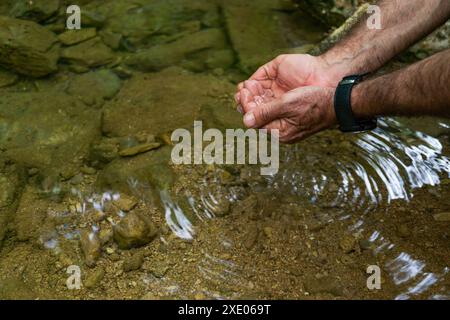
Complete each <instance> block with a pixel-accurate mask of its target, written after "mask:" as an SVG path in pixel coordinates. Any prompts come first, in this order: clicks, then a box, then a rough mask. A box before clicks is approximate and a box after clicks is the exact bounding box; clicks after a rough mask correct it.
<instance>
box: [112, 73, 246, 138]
mask: <svg viewBox="0 0 450 320" xmlns="http://www.w3.org/2000/svg"><path fill="white" fill-rule="evenodd" d="M234 89H235V88H234V86H233V85H232V84H231V83H229V82H227V81H224V80H221V79H218V78H216V77H214V76H206V75H194V74H191V73H189V72H186V71H185V70H183V69H180V68H169V69H166V70H163V71H161V72H159V73H154V74H146V75H136V76H135V77H133V78H132V79H131V80H129V81H127V83H126V84H125V85H124V86H123V88H122V90H121V91H120V92H119V94H118V95H117V96H116V98H115V99H114V100H113V101H111V102H108V103H107V104H106V105H105V107H104V114H103V132H104V133H105V134H106V135H107V136H110V137H124V136H133V135H135V134H137V133H139V132H142V131H147V132H148V133H149V134H154V135H159V134H163V133H165V132H170V131H172V130H175V129H178V128H192V126H193V122H194V119H198V117H197V116H198V114H199V111H200V109H201V108H202V106H204V105H211V106H214V107H215V109H218V110H220V109H223V110H224V113H225V112H228V113H232V114H237V113H236V112H233V111H232V109H231V108H232V107H231V103H230V101H232V96H231V95H230V94H231V93H232V92H234ZM224 96H227V97H228V98H227V99H226V100H225V99H224V98H222V99H221V98H220V97H224ZM167 108H170V112H169V113H168V112H167ZM240 122H241V123H242V120H241V121H240Z"/></svg>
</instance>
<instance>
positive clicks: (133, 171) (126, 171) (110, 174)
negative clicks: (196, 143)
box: [97, 147, 174, 198]
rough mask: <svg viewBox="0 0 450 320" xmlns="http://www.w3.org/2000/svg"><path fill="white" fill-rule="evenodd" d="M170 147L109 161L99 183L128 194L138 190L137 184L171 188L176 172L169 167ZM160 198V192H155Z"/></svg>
mask: <svg viewBox="0 0 450 320" xmlns="http://www.w3.org/2000/svg"><path fill="white" fill-rule="evenodd" d="M171 150H172V149H171V148H170V147H163V148H159V149H158V150H155V151H153V152H147V153H143V154H140V155H137V156H135V157H127V158H119V159H117V160H114V161H112V162H111V163H109V164H108V165H107V166H106V167H105V168H104V169H103V170H102V171H101V172H100V173H99V175H98V179H97V185H98V186H99V187H101V188H107V189H111V190H117V191H120V192H124V193H126V194H132V193H133V192H135V191H136V185H140V186H144V187H146V188H149V187H150V190H164V189H168V188H170V186H171V185H172V184H173V181H174V174H173V171H172V169H171V168H170V167H169V162H170V154H171ZM154 196H155V197H158V198H159V192H158V193H156V194H154Z"/></svg>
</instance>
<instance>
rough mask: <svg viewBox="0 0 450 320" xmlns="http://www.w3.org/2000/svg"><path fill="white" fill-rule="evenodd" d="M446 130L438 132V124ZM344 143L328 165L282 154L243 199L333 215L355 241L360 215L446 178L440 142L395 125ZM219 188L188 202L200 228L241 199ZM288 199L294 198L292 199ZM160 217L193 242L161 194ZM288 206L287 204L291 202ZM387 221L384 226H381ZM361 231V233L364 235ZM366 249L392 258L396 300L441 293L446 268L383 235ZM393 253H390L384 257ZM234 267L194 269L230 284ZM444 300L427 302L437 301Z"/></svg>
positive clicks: (207, 183) (304, 152)
mask: <svg viewBox="0 0 450 320" xmlns="http://www.w3.org/2000/svg"><path fill="white" fill-rule="evenodd" d="M441 126H442V127H444V125H443V124H441ZM345 138H349V139H348V141H341V142H340V143H339V142H337V144H338V146H337V148H336V147H335V146H333V144H334V143H335V141H332V140H331V142H330V145H329V148H330V149H329V150H330V153H329V155H328V157H325V156H324V149H323V146H320V147H319V148H315V146H314V143H311V144H310V143H308V142H305V143H300V144H298V145H295V146H293V147H287V148H285V149H284V152H282V153H281V167H280V171H279V173H278V174H277V175H275V176H273V177H270V178H268V179H267V181H265V183H266V184H265V186H264V187H261V184H259V183H257V184H255V185H253V186H252V185H250V191H249V193H250V194H251V193H254V192H261V191H264V190H265V191H267V192H269V193H276V194H277V196H278V197H279V198H283V197H285V196H287V195H289V196H290V197H291V198H289V199H295V200H294V201H295V202H297V203H298V204H300V205H301V204H302V203H303V204H305V203H310V204H314V205H316V206H319V207H322V208H333V209H335V210H333V211H332V212H333V214H334V216H333V217H332V219H333V220H334V221H341V220H347V219H352V221H354V223H353V224H352V225H351V226H350V227H349V232H352V233H358V232H362V231H363V230H365V229H367V228H369V230H370V228H371V227H370V226H369V227H367V226H366V225H365V215H367V214H369V213H370V212H371V211H372V210H374V209H376V208H377V207H379V206H380V205H381V204H389V203H391V202H392V201H394V200H404V201H409V200H411V199H412V197H414V189H417V188H421V187H423V186H426V185H429V186H436V185H438V184H439V183H440V179H441V178H442V177H449V176H450V160H449V158H448V157H447V156H446V155H445V154H443V153H442V152H443V145H442V144H441V142H440V141H439V139H437V138H435V137H432V136H429V135H427V134H425V133H422V132H419V131H413V130H410V129H408V128H407V127H405V126H404V125H403V124H402V123H401V122H400V121H399V120H395V119H382V120H380V125H379V128H378V129H377V130H375V131H374V132H371V133H364V134H358V135H355V136H346V137H345ZM216 184H218V181H217V180H214V179H212V180H211V179H209V180H208V179H204V180H203V181H201V182H200V185H201V187H200V189H201V193H200V195H199V196H198V197H197V198H195V197H193V196H190V197H189V198H188V203H189V205H190V210H192V211H193V212H194V213H195V215H196V216H197V218H199V220H200V221H207V220H208V219H213V218H215V217H216V216H217V215H219V216H220V212H222V211H223V210H226V209H224V208H223V207H224V205H223V203H224V201H225V202H231V203H233V202H235V201H236V200H237V199H241V198H242V197H243V195H242V194H240V192H241V191H242V190H241V189H239V188H234V187H231V186H227V187H217V188H216V187H214V188H212V186H216ZM292 195H294V196H295V197H294V198H292ZM161 196H162V202H163V203H164V206H165V210H166V221H167V223H168V225H169V226H170V228H171V229H172V231H173V232H174V233H175V234H176V235H177V236H179V237H181V238H184V239H191V238H192V237H193V236H194V233H193V226H192V224H191V222H189V220H188V219H187V218H186V216H185V215H184V214H183V211H182V210H181V209H180V207H179V206H178V205H177V204H176V203H174V202H172V201H171V200H170V196H169V195H168V194H167V193H162V194H161ZM290 201H292V200H290ZM387 219H388V218H387ZM366 231H367V230H366ZM369 241H370V242H371V243H373V245H374V246H375V249H374V254H376V255H379V254H384V255H386V256H391V257H390V258H389V259H388V262H387V263H386V264H385V269H386V270H387V271H388V273H389V274H390V276H391V278H392V280H393V282H394V283H395V285H398V286H401V285H406V289H405V291H404V293H402V294H399V295H398V296H397V297H396V299H409V298H411V297H414V296H416V295H419V294H422V293H424V292H426V291H427V290H428V289H429V288H430V287H432V286H436V285H439V282H441V281H443V280H444V279H445V277H446V276H447V274H448V270H449V269H448V267H447V266H442V270H441V271H440V272H439V273H432V272H429V271H428V270H427V261H422V260H421V259H420V257H414V256H413V254H409V253H407V252H401V253H399V254H396V253H395V252H394V251H393V249H394V248H396V243H393V242H391V241H390V240H389V239H387V238H386V237H385V236H383V234H382V233H381V231H378V230H373V231H372V235H371V236H370V238H369ZM391 251H392V253H390V252H391ZM213 262H214V263H215V264H216V265H217V264H218V263H219V262H220V263H219V264H221V265H222V267H223V270H222V271H221V272H217V271H211V270H210V268H207V267H206V266H208V265H210V264H211V263H213ZM233 268H234V265H233V264H232V263H231V262H229V261H220V260H219V259H215V258H213V257H212V256H210V255H209V254H208V253H206V254H205V259H204V261H203V263H202V264H201V265H200V266H199V269H200V271H201V273H202V275H203V276H204V277H206V278H211V277H214V278H216V279H217V280H218V281H230V280H229V278H228V277H227V276H226V275H233V274H235V273H234V272H233V271H232V270H233ZM448 295H449V292H442V294H441V295H435V296H430V297H429V298H431V299H443V298H446V297H448Z"/></svg>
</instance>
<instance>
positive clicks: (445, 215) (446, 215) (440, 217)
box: [433, 212, 450, 222]
mask: <svg viewBox="0 0 450 320" xmlns="http://www.w3.org/2000/svg"><path fill="white" fill-rule="evenodd" d="M433 219H434V220H435V221H439V222H448V221H450V212H441V213H437V214H434V215H433Z"/></svg>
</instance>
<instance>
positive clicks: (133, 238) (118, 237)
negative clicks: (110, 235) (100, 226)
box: [114, 212, 157, 249]
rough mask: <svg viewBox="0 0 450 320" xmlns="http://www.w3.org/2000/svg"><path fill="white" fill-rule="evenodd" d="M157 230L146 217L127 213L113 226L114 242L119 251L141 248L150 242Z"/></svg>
mask: <svg viewBox="0 0 450 320" xmlns="http://www.w3.org/2000/svg"><path fill="white" fill-rule="evenodd" d="M156 234H157V228H156V226H155V225H154V224H153V222H151V221H150V219H148V218H147V217H145V216H144V215H142V214H138V213H136V212H130V213H128V214H127V215H126V216H125V217H124V218H123V219H122V220H121V221H120V223H119V224H117V225H116V226H114V241H115V242H116V243H117V245H118V246H119V248H121V249H131V248H136V247H141V246H144V245H146V244H147V243H149V242H150V241H152V240H153V239H154V238H155V236H156Z"/></svg>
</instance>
